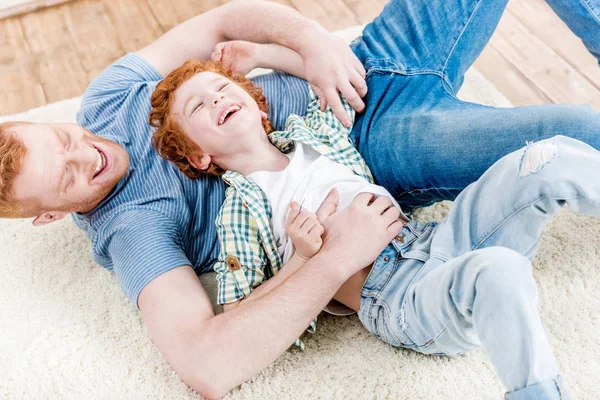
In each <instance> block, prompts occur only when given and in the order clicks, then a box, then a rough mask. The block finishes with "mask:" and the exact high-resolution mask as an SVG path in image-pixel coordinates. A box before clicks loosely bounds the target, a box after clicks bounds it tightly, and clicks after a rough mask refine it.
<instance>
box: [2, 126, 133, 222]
mask: <svg viewBox="0 0 600 400" xmlns="http://www.w3.org/2000/svg"><path fill="white" fill-rule="evenodd" d="M13 130H14V131H15V132H16V134H17V136H18V137H19V138H20V139H21V140H22V141H23V143H24V144H25V147H26V148H27V155H26V156H25V159H24V160H23V166H22V168H21V171H20V173H19V175H18V176H17V178H16V180H15V183H14V191H15V196H16V199H17V201H19V203H20V204H21V205H22V206H23V207H24V211H25V214H26V215H28V216H43V215H44V214H57V217H56V218H55V219H60V218H62V216H64V214H66V213H70V212H87V211H90V210H92V209H93V208H94V207H96V206H97V205H98V204H99V203H100V202H101V201H102V200H103V199H104V198H105V197H106V196H107V195H108V194H109V193H110V191H111V190H112V189H113V188H114V187H115V186H116V184H117V183H118V182H119V180H120V179H121V178H123V176H124V175H125V174H126V173H127V170H128V169H129V156H128V154H127V151H126V150H125V149H124V148H123V147H121V146H120V145H118V144H116V143H114V142H111V141H109V140H106V139H102V138H100V137H98V136H96V135H94V134H92V133H91V132H89V131H88V130H86V129H84V128H82V127H80V126H79V125H75V124H31V125H17V126H15V127H14V128H13ZM50 217H52V215H50ZM42 219H43V218H42ZM41 222H42V223H43V222H52V219H51V220H50V221H45V220H42V221H41Z"/></svg>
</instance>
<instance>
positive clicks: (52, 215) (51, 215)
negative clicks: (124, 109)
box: [32, 211, 70, 226]
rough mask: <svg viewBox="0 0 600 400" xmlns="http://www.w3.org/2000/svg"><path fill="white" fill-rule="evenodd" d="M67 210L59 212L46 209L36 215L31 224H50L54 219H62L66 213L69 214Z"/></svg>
mask: <svg viewBox="0 0 600 400" xmlns="http://www.w3.org/2000/svg"><path fill="white" fill-rule="evenodd" d="M69 214H70V213H68V212H59V211H48V212H45V213H43V214H41V215H38V216H37V217H36V218H35V219H34V220H33V222H32V224H33V226H42V225H47V224H50V223H52V222H54V221H58V220H60V219H63V218H64V217H65V216H66V215H69Z"/></svg>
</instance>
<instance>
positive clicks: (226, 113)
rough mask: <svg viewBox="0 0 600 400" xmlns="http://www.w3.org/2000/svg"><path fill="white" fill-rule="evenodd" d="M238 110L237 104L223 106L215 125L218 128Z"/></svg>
mask: <svg viewBox="0 0 600 400" xmlns="http://www.w3.org/2000/svg"><path fill="white" fill-rule="evenodd" d="M239 110H241V107H240V106H238V105H237V104H231V105H229V106H225V107H224V108H223V109H222V110H221V112H220V113H219V119H218V120H217V125H219V126H220V125H223V124H224V123H225V122H226V121H227V120H228V119H229V117H231V116H232V115H233V114H235V113H236V112H238V111H239Z"/></svg>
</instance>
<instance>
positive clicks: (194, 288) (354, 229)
mask: <svg viewBox="0 0 600 400" xmlns="http://www.w3.org/2000/svg"><path fill="white" fill-rule="evenodd" d="M370 200H371V196H370V195H368V194H366V193H363V194H360V195H358V196H357V197H356V198H355V200H354V201H353V202H352V204H351V205H350V206H349V207H348V208H346V209H344V210H342V211H341V212H339V213H336V214H334V215H332V216H331V217H330V218H328V219H327V221H325V224H324V228H325V232H326V233H325V238H324V244H323V248H322V249H321V251H320V252H319V253H317V254H316V255H315V256H314V257H313V258H311V259H310V260H309V261H308V262H307V263H306V264H305V265H304V266H303V267H302V268H300V269H299V270H298V271H297V272H296V273H294V274H293V275H292V276H290V277H289V278H288V279H286V280H285V281H284V282H283V283H282V284H281V285H279V286H278V287H276V288H274V289H273V290H272V291H270V292H269V293H267V294H265V295H264V296H263V297H261V298H259V299H257V300H256V301H252V302H249V303H248V304H241V305H240V306H238V307H236V308H235V309H233V310H231V311H229V312H227V313H223V314H220V315H217V316H215V315H214V311H213V309H212V306H211V304H210V301H209V299H208V296H207V294H206V292H205V291H204V289H203V287H202V285H201V283H200V282H199V281H198V279H197V277H196V275H195V273H194V271H193V270H192V268H190V267H181V268H176V269H174V270H171V271H169V272H167V273H165V274H163V275H161V276H160V277H158V278H156V279H154V280H153V281H152V282H150V284H148V285H147V286H146V287H145V288H144V289H143V290H142V292H141V294H140V296H139V298H138V305H139V307H140V309H141V311H142V315H143V317H144V321H145V323H146V325H147V327H148V329H149V331H150V335H151V336H152V338H153V340H154V343H155V344H156V345H157V347H158V348H159V350H160V351H161V352H162V353H163V354H164V356H165V357H166V358H167V360H168V361H169V363H170V364H171V366H172V367H173V368H174V369H175V371H176V372H177V373H178V374H179V376H180V377H181V378H182V380H183V381H184V382H186V383H187V384H188V385H189V386H191V387H192V388H193V389H194V390H196V391H197V392H199V393H200V394H201V395H203V396H205V397H208V398H218V397H221V396H223V395H225V394H226V393H227V392H228V391H229V390H231V389H233V388H234V387H236V386H237V385H239V384H241V383H242V382H244V381H246V380H247V379H250V378H251V377H252V376H253V375H255V374H256V373H258V372H260V371H261V370H263V369H264V368H266V367H267V366H268V365H269V364H270V363H272V362H273V361H274V360H275V359H276V358H277V357H279V355H281V354H282V353H283V352H284V351H285V350H286V349H287V348H288V347H289V346H290V345H291V344H292V343H293V342H294V340H295V339H296V338H298V337H299V336H300V335H301V334H302V332H303V331H304V329H306V327H307V326H308V325H309V324H310V322H311V321H312V320H313V319H314V318H315V316H316V315H317V314H318V313H319V312H320V311H321V310H322V309H323V308H324V307H325V305H326V304H327V303H328V302H329V300H330V299H331V297H332V296H333V295H334V293H335V292H336V291H337V290H338V288H339V287H340V286H341V285H342V283H343V282H344V281H346V279H348V277H350V276H351V275H353V274H354V273H355V272H357V271H358V270H359V269H361V268H362V267H364V266H365V265H368V264H369V263H370V262H371V261H372V260H374V259H375V258H376V257H377V255H378V254H379V253H380V252H381V251H382V250H383V249H384V248H385V246H386V245H387V244H388V243H389V241H390V240H391V239H392V238H393V237H394V236H395V235H396V234H398V232H399V231H400V228H401V224H400V223H399V222H397V218H398V215H397V211H396V214H394V210H387V211H386V210H384V209H381V207H380V206H381V202H378V201H377V200H375V201H374V202H372V203H370Z"/></svg>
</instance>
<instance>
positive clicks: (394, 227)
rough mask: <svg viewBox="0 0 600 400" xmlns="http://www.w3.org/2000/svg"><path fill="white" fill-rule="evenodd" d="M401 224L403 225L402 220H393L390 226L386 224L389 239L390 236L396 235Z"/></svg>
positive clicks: (400, 228)
mask: <svg viewBox="0 0 600 400" xmlns="http://www.w3.org/2000/svg"><path fill="white" fill-rule="evenodd" d="M403 226H404V224H403V223H402V222H400V221H399V220H396V221H394V222H393V223H392V224H391V225H390V226H388V228H387V233H388V236H389V238H390V240H392V238H393V237H394V236H396V235H397V234H399V233H400V231H401V230H402V227H403Z"/></svg>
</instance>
